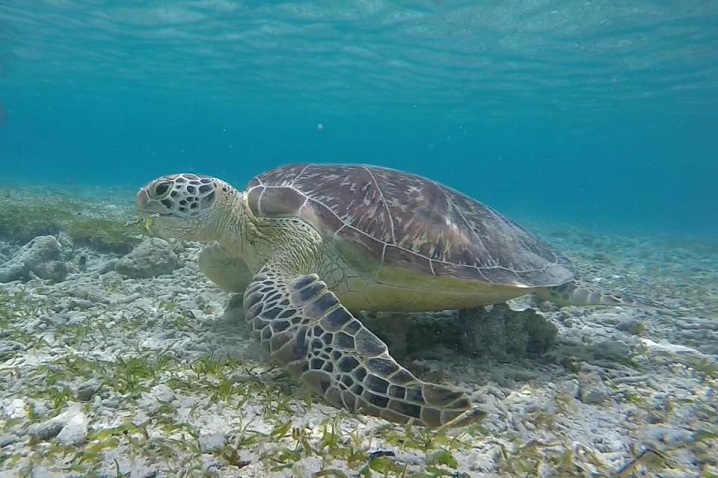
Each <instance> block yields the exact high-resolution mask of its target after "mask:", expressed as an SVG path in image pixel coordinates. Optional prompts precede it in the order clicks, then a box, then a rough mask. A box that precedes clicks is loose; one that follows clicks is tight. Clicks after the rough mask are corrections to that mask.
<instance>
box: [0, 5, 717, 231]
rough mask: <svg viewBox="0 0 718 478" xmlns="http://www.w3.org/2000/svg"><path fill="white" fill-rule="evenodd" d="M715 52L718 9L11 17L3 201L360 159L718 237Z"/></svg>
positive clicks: (2, 8) (226, 9)
mask: <svg viewBox="0 0 718 478" xmlns="http://www.w3.org/2000/svg"><path fill="white" fill-rule="evenodd" d="M477 4H478V5H480V6H475V5H477ZM717 50H718V2H716V1H698V0H695V1H690V0H684V1H678V0H674V1H669V0H666V1H645V0H644V1H630V2H629V1H625V0H623V1H612V0H606V1H601V2H598V1H556V0H554V1H538V0H532V1H520V2H519V1H484V2H475V1H474V2H472V1H458V0H457V1H455V0H436V1H425V0H416V1H405V2H399V1H396V2H391V1H381V0H367V1H351V2H350V1H339V0H334V1H328V0H327V1H315V2H281V1H275V2H270V1H267V2H261V1H229V0H194V1H178V0H174V1H152V2H150V1H138V0H123V1H120V0H117V1H99V0H85V1H79V0H74V1H73V0H53V1H50V0H15V1H12V0H11V1H7V0H5V1H2V2H0V103H1V105H0V164H1V166H2V173H1V175H0V184H1V183H32V184H42V183H49V184H60V185H63V186H67V187H70V188H77V189H81V188H82V187H83V186H94V185H120V186H128V187H131V188H136V187H139V186H140V185H142V184H144V183H145V182H147V181H148V180H149V179H151V178H153V177H155V176H157V175H160V174H165V173H170V172H178V171H193V172H201V173H206V174H212V175H217V176H220V177H222V178H225V179H228V180H230V181H232V182H234V183H236V184H237V185H238V186H241V185H243V184H244V183H245V182H246V181H247V180H249V179H250V178H251V177H252V176H253V175H254V174H256V173H259V172H261V171H262V170H264V169H267V168H270V167H272V166H275V165H278V164H281V163H285V162H294V161H322V162H365V163H374V164H380V165H385V166H391V167H396V168H401V169H407V170H411V171H413V172H417V173H421V174H424V175H427V176H430V177H432V178H435V179H437V180H440V181H442V182H445V183H447V184H449V185H451V186H454V187H456V188H458V189H460V190H463V191H464V192H466V193H468V194H470V195H472V196H474V197H476V198H477V199H479V200H481V201H483V202H485V203H487V204H490V205H492V206H494V207H496V208H498V209H499V210H501V211H502V212H504V213H506V214H508V215H511V216H513V217H515V218H517V219H520V220H521V219H530V220H537V221H559V222H563V223H580V224H590V225H593V226H596V227H600V228H603V229H608V230H611V229H616V230H635V231H650V232H656V233H662V234H677V235H685V234H689V235H701V236H708V237H713V238H715V237H716V236H718V211H717V205H718V185H717V184H716V183H717V181H718V51H717ZM130 199H131V195H128V197H127V198H122V200H130Z"/></svg>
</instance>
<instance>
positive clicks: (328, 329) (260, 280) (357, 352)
mask: <svg viewBox="0 0 718 478" xmlns="http://www.w3.org/2000/svg"><path fill="white" fill-rule="evenodd" d="M204 185H207V186H210V187H206V188H202V186H204ZM172 192H175V193H176V194H175V195H174V196H173V195H172ZM190 198H193V199H190ZM193 204H197V206H193ZM137 206H138V210H139V211H140V213H141V214H142V215H144V216H146V217H149V218H151V219H152V220H153V226H154V227H155V228H156V229H158V230H159V231H160V232H161V233H162V234H163V235H165V236H171V237H176V238H181V239H186V240H195V241H205V242H210V241H216V242H217V243H218V244H219V245H220V246H221V247H222V248H224V250H225V251H227V254H228V256H231V255H237V256H239V257H241V258H242V260H243V261H245V263H246V264H247V268H248V269H249V271H250V272H251V273H252V274H253V279H252V280H251V281H250V283H249V285H248V287H247V288H246V290H245V291H244V307H245V317H246V319H247V321H248V322H249V323H250V326H251V328H252V331H253V333H254V336H255V338H256V339H257V340H258V341H259V342H260V344H261V345H262V346H263V348H264V349H265V350H266V351H268V352H269V354H270V356H271V357H272V358H273V359H274V360H276V361H278V362H279V363H281V364H282V365H284V366H285V367H286V368H287V369H288V370H289V371H290V372H292V373H293V374H294V375H295V376H297V377H298V378H299V379H300V380H301V382H302V383H303V384H304V385H305V386H306V387H307V388H308V389H309V390H311V391H313V392H314V393H316V394H318V395H320V396H322V397H323V398H324V399H325V400H326V401H327V402H328V403H330V404H332V405H334V406H337V407H340V408H345V409H347V410H349V411H352V412H355V413H363V414H368V415H374V416H379V417H382V418H384V419H386V420H389V421H393V422H398V423H413V424H416V425H420V426H429V427H437V426H460V425H464V424H466V423H469V422H472V421H475V420H478V419H480V418H481V417H482V416H483V415H484V412H483V411H482V410H481V409H480V408H478V407H475V406H474V405H473V404H472V403H471V401H470V400H469V397H468V396H467V394H466V393H465V392H464V391H461V390H459V389H456V388H453V387H447V386H443V385H438V384H432V383H427V382H423V381H421V380H419V379H417V378H416V377H415V376H414V375H413V374H411V372H409V371H408V370H407V369H406V368H404V367H402V366H401V365H399V364H398V363H397V362H396V361H395V360H394V359H393V358H392V357H391V356H390V355H389V352H388V350H387V347H386V345H385V344H384V343H383V342H382V341H381V340H380V339H379V338H378V337H377V336H376V335H374V334H373V333H372V332H371V331H370V330H369V329H367V328H366V327H364V325H362V323H361V322H360V321H359V320H357V319H356V318H355V317H354V316H352V314H351V313H350V312H349V310H348V309H347V308H346V307H345V306H344V305H343V304H342V303H341V302H340V300H339V298H338V297H337V296H336V295H335V294H334V293H333V292H332V291H331V290H330V288H329V287H328V286H327V284H326V283H325V282H324V281H322V280H320V276H319V275H318V274H316V273H314V271H319V272H324V273H325V274H328V275H329V276H332V271H336V269H337V263H336V260H333V259H336V255H335V254H332V253H327V252H326V250H325V247H324V244H323V241H322V238H321V236H320V235H319V234H318V233H317V232H316V231H315V230H314V228H312V227H311V226H309V225H308V224H307V223H306V222H304V221H302V220H299V219H297V218H258V217H256V216H255V215H254V214H253V213H252V211H251V210H250V208H249V207H248V206H247V204H246V195H245V194H244V193H241V192H238V191H236V190H234V188H232V187H231V186H229V185H228V184H226V183H224V182H223V181H220V180H217V179H210V178H204V177H201V176H196V175H189V174H185V175H172V176H166V177H163V178H160V179H158V180H156V181H153V182H152V183H150V184H148V185H147V186H145V187H144V188H142V189H141V190H140V192H139V193H138V195H137ZM342 267H343V268H342V272H341V277H342V279H343V278H345V277H347V275H348V274H351V273H352V272H351V271H350V268H349V267H348V266H346V265H344V266H342ZM348 271H349V272H348ZM334 282H335V283H336V282H337V280H336V276H334Z"/></svg>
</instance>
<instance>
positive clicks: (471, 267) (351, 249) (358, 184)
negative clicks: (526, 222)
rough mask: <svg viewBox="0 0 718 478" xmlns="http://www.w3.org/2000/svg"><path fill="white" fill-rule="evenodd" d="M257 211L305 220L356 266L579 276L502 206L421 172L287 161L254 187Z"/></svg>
mask: <svg viewBox="0 0 718 478" xmlns="http://www.w3.org/2000/svg"><path fill="white" fill-rule="evenodd" d="M247 200H248V204H249V207H250V209H251V210H252V212H253V213H254V214H255V215H256V216H257V217H275V218H276V217H298V218H301V219H303V220H304V221H306V222H308V223H309V224H311V225H312V226H313V227H314V228H316V230H317V231H318V232H319V233H320V235H321V236H322V238H323V239H324V240H325V241H326V242H327V243H329V244H332V245H333V246H334V247H335V249H336V250H337V251H338V252H339V254H341V255H342V257H343V258H344V259H345V260H347V262H349V263H350V264H351V265H352V266H354V267H355V268H357V269H359V270H365V271H367V272H371V271H372V270H376V269H377V268H379V267H382V266H387V267H393V268H399V269H400V270H402V271H406V272H416V273H421V274H431V275H434V276H447V275H448V276H452V277H455V278H457V279H467V280H473V281H480V282H484V283H488V284H497V285H512V286H517V287H548V286H556V285H560V284H563V283H565V282H567V281H569V280H570V279H571V278H573V276H574V269H573V266H572V265H571V263H570V261H569V260H568V259H567V258H565V257H564V256H563V255H561V254H560V253H558V252H557V251H555V250H554V249H553V248H551V247H550V246H549V245H547V244H546V243H544V242H543V241H541V240H540V239H538V238H537V237H536V236H534V235H533V234H531V233H529V232H528V231H526V230H525V229H523V228H522V227H521V226H519V225H518V224H516V223H515V222H513V221H512V220H510V219H507V218H505V217H504V216H502V215H501V214H499V213H498V212H496V211H495V210H493V209H491V208H490V207H488V206H485V205H483V204H481V203H479V202H478V201H476V200H474V199H472V198H470V197H469V196H466V195H465V194H462V193H460V192H458V191H456V190H454V189H451V188H449V187H447V186H444V185H442V184H439V183H437V182H434V181H431V180H429V179H426V178H424V177H421V176H418V175H415V174H410V173H406V172H403V171H397V170H394V169H388V168H383V167H378V166H369V165H341V164H290V165H286V166H281V167H278V168H276V169H272V170H270V171H267V172H265V173H263V174H261V175H259V176H257V177H255V178H254V179H252V180H251V181H250V182H249V184H248V186H247Z"/></svg>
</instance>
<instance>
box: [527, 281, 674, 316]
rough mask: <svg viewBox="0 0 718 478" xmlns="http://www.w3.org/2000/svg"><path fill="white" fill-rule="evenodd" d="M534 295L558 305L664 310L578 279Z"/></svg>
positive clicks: (641, 300)
mask: <svg viewBox="0 0 718 478" xmlns="http://www.w3.org/2000/svg"><path fill="white" fill-rule="evenodd" d="M536 295H538V296H539V297H541V298H542V299H545V300H549V301H551V302H554V303H556V304H559V305H577V306H586V305H605V306H619V307H641V308H650V309H665V306H663V305H661V304H659V303H657V302H653V301H650V300H646V299H641V298H638V297H634V296H631V295H628V294H616V293H612V292H608V291H605V290H602V289H600V288H598V287H596V286H594V285H592V284H588V283H586V282H583V281H581V280H578V279H573V280H571V281H568V282H566V283H565V284H561V285H559V286H556V287H545V288H541V289H538V290H537V291H536Z"/></svg>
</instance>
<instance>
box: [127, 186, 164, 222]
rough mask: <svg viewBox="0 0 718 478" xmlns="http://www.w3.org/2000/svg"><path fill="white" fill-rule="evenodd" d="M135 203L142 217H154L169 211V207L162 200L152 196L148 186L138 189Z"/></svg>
mask: <svg viewBox="0 0 718 478" xmlns="http://www.w3.org/2000/svg"><path fill="white" fill-rule="evenodd" d="M135 205H136V206H137V213H138V214H139V215H140V216H142V217H149V218H154V217H159V216H163V215H166V214H168V213H169V212H168V210H167V207H165V205H163V204H162V202H161V201H158V200H157V199H152V198H151V197H150V195H149V193H148V188H147V186H145V187H143V188H140V190H139V191H137V196H135Z"/></svg>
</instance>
